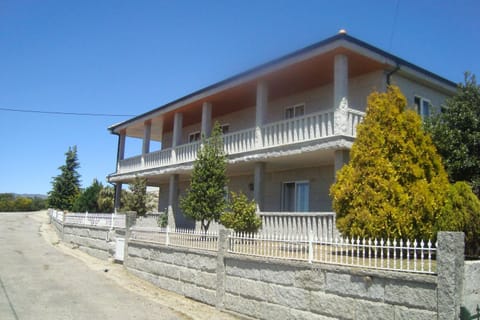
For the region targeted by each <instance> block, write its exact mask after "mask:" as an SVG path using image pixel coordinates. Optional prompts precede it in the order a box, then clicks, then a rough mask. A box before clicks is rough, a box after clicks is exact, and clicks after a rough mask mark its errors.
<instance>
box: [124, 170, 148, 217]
mask: <svg viewBox="0 0 480 320" xmlns="http://www.w3.org/2000/svg"><path fill="white" fill-rule="evenodd" d="M129 189H130V192H127V193H125V196H124V197H123V199H122V200H123V202H124V207H123V210H124V211H135V212H136V213H137V215H139V216H143V215H145V214H146V213H147V211H148V207H147V179H145V178H140V177H138V176H136V177H135V180H133V183H131V184H130V185H129Z"/></svg>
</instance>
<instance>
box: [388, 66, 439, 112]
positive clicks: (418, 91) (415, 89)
mask: <svg viewBox="0 0 480 320" xmlns="http://www.w3.org/2000/svg"><path fill="white" fill-rule="evenodd" d="M391 83H392V84H394V85H397V86H398V87H399V88H400V90H402V92H403V94H404V95H405V97H406V98H407V101H408V105H409V106H411V107H412V108H413V98H414V97H415V96H420V97H422V98H426V99H428V100H430V102H431V103H432V105H433V109H434V110H435V111H434V110H432V111H434V112H438V111H439V110H440V109H439V108H440V106H441V105H442V104H443V103H444V102H445V99H447V98H448V96H447V95H446V94H444V93H441V92H439V91H437V90H434V89H432V88H429V87H427V86H425V85H422V84H420V83H418V82H415V81H412V80H410V79H407V78H405V77H402V76H399V75H397V74H394V75H393V76H392V81H391Z"/></svg>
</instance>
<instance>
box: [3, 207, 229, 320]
mask: <svg viewBox="0 0 480 320" xmlns="http://www.w3.org/2000/svg"><path fill="white" fill-rule="evenodd" d="M46 221H47V217H46V214H45V213H41V214H39V213H34V214H31V213H0V319H2V320H10V319H13V320H17V319H21V320H24V319H38V320H41V319H48V320H51V319H62V320H66V319H88V320H95V319H115V320H122V319H162V320H169V319H235V318H234V317H233V316H232V315H229V314H224V313H221V312H219V311H218V310H215V309H214V308H213V307H210V306H206V305H203V304H200V303H197V302H195V301H191V300H189V299H186V298H184V297H181V296H179V295H175V294H173V293H170V292H168V291H165V290H161V289H158V288H156V287H154V286H152V285H150V284H149V283H147V282H145V281H142V280H140V279H138V278H136V277H133V276H131V275H129V274H128V273H127V272H126V271H125V270H124V269H123V267H122V266H121V265H118V264H114V263H111V262H108V261H102V260H98V259H95V258H92V257H90V256H88V255H86V254H84V253H83V252H81V251H79V250H75V249H73V248H69V247H68V246H66V245H64V244H62V243H59V241H58V238H56V234H54V232H53V230H52V227H51V225H48V224H46Z"/></svg>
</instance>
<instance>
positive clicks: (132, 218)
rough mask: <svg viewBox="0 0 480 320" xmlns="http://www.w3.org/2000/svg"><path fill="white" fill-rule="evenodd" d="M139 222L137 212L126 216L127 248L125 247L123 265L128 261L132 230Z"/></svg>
mask: <svg viewBox="0 0 480 320" xmlns="http://www.w3.org/2000/svg"><path fill="white" fill-rule="evenodd" d="M136 222H137V213H136V212H135V211H129V212H127V213H126V214H125V246H124V248H123V249H124V251H123V252H124V253H123V264H124V265H125V262H126V261H127V259H128V242H129V240H130V236H131V233H132V230H131V228H132V227H133V226H134V225H135V223H136Z"/></svg>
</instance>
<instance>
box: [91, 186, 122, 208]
mask: <svg viewBox="0 0 480 320" xmlns="http://www.w3.org/2000/svg"><path fill="white" fill-rule="evenodd" d="M122 194H123V192H122ZM114 201H115V190H114V189H113V188H112V187H110V186H106V187H103V188H102V190H100V192H99V193H98V197H97V207H98V211H99V212H113V210H114Z"/></svg>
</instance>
